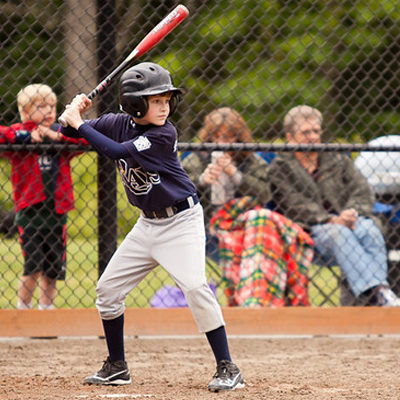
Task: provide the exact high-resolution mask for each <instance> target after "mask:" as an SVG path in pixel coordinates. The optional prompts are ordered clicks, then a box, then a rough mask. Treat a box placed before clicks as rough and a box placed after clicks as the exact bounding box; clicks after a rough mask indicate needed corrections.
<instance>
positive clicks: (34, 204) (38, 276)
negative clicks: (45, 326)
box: [0, 83, 87, 310]
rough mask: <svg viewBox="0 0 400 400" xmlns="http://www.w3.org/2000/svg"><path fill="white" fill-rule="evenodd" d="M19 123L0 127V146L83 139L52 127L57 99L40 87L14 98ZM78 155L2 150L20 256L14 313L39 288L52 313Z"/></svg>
mask: <svg viewBox="0 0 400 400" xmlns="http://www.w3.org/2000/svg"><path fill="white" fill-rule="evenodd" d="M17 102H18V110H19V114H20V119H21V122H19V123H16V124H13V125H11V126H10V127H6V126H1V127H0V143H14V144H23V143H51V142H62V141H68V142H70V143H87V142H86V141H84V140H77V139H70V138H65V137H63V136H62V135H61V134H60V133H59V132H58V128H59V125H58V124H55V119H56V106H57V96H56V95H55V93H54V92H53V90H52V89H51V88H50V87H49V86H47V85H44V84H39V83H38V84H31V85H28V86H26V87H24V88H23V89H21V90H20V92H19V93H18V96H17ZM77 154H80V153H78V152H66V151H62V152H59V153H57V152H54V151H53V152H51V153H50V152H40V154H38V153H36V152H31V151H26V150H22V151H7V152H5V153H4V156H6V157H7V158H9V159H10V161H11V165H12V172H11V182H12V186H13V198H14V206H15V211H16V217H15V220H16V224H17V227H18V234H19V240H20V244H21V248H22V253H23V256H24V269H23V273H22V276H21V278H20V281H19V284H18V308H19V309H28V308H32V298H33V294H34V291H35V289H36V287H37V286H39V294H38V307H39V309H42V310H43V309H51V308H53V303H54V299H55V297H56V293H57V289H56V281H57V280H64V279H65V265H66V256H65V254H66V223H67V212H68V211H70V210H71V209H72V208H73V207H74V198H73V187H72V179H71V171H70V160H71V159H72V157H74V156H76V155H77Z"/></svg>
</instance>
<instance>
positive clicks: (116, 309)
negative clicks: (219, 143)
mask: <svg viewBox="0 0 400 400" xmlns="http://www.w3.org/2000/svg"><path fill="white" fill-rule="evenodd" d="M181 93H182V90H181V89H179V88H176V87H175V86H174V85H173V82H172V79H171V76H170V74H169V72H168V71H167V70H166V69H164V68H162V67H161V66H159V65H157V64H154V63H149V62H146V63H141V64H138V65H136V66H134V67H132V68H130V69H128V70H127V71H126V72H124V73H123V74H122V76H121V79H120V103H121V109H122V110H123V111H124V112H125V114H121V113H120V114H106V115H103V116H101V117H100V118H97V119H95V120H90V121H83V120H82V117H81V115H82V114H83V113H84V112H85V111H87V110H88V109H89V108H90V107H91V101H90V100H89V99H88V98H87V97H86V96H85V95H83V94H81V95H78V96H76V97H75V98H74V99H73V101H72V103H71V104H69V105H68V106H67V108H66V111H65V112H64V114H63V115H64V117H65V119H66V121H67V123H68V124H69V127H67V128H62V133H63V134H66V135H68V136H76V135H77V134H78V135H81V136H83V137H84V138H86V139H87V140H88V142H89V143H91V144H92V145H93V146H94V147H95V148H96V149H97V150H98V151H99V152H100V153H102V154H104V155H106V156H108V157H110V158H112V159H114V160H115V161H116V164H117V166H118V169H119V171H120V175H121V179H122V182H123V184H124V187H125V191H126V195H127V197H128V200H129V202H130V203H131V204H132V205H134V206H136V207H138V208H140V210H141V215H140V217H139V219H138V221H137V222H136V224H135V226H134V227H133V229H132V230H131V232H130V233H128V235H127V236H126V238H125V240H124V241H123V242H122V243H121V245H120V246H119V248H118V249H117V251H116V252H115V254H114V255H113V257H112V258H111V260H110V262H109V263H108V265H107V267H106V269H105V271H104V273H103V274H102V276H101V278H100V279H99V282H98V284H97V289H96V292H97V301H96V306H97V308H98V310H99V314H100V316H101V319H102V322H103V327H104V333H105V337H106V342H107V347H108V352H109V355H108V357H107V360H106V361H105V362H104V365H103V367H102V368H101V369H100V371H98V372H97V373H95V374H94V375H93V376H90V377H88V378H86V379H85V380H84V383H87V384H100V385H125V384H129V383H131V378H130V374H129V369H128V366H127V363H126V361H125V354H124V339H123V326H124V302H125V298H126V296H127V295H128V293H129V292H130V291H131V290H132V289H134V288H135V287H136V286H137V285H138V284H139V283H140V281H142V279H143V278H144V277H145V276H146V275H147V274H148V273H149V272H150V271H151V270H152V269H153V268H155V267H156V266H157V265H161V266H163V267H164V268H165V269H166V270H167V271H168V272H169V273H170V275H171V276H172V277H173V279H174V280H175V282H176V283H177V285H178V286H179V287H180V288H181V289H182V291H183V292H184V294H185V297H186V300H187V302H188V304H189V307H190V309H191V311H192V314H193V317H194V319H195V322H196V323H197V325H198V328H199V330H200V331H201V332H205V333H206V336H207V339H208V341H209V343H210V346H211V348H212V351H213V352H214V355H215V359H216V362H217V372H216V373H215V375H214V377H213V379H212V381H211V382H210V383H209V385H208V389H209V390H211V391H220V390H234V389H238V388H242V387H243V386H244V382H243V379H242V376H241V373H240V371H239V369H238V367H237V366H236V365H235V364H234V363H233V362H232V360H231V356H230V353H229V348H228V342H227V337H226V332H225V327H224V325H225V323H224V319H223V316H222V312H221V308H220V306H219V304H218V302H217V300H216V298H215V296H214V294H213V292H212V291H211V289H210V288H209V286H208V284H207V281H206V276H205V229H204V218H203V208H202V206H201V205H200V203H199V201H198V197H197V194H196V189H195V186H194V184H193V183H192V182H191V180H190V179H189V177H188V176H187V174H186V173H185V172H184V170H183V168H182V166H181V164H180V162H179V159H178V153H177V132H176V129H175V127H174V126H173V125H172V124H171V122H169V120H168V116H169V115H171V114H172V113H173V112H174V110H175V108H176V106H177V103H178V100H179V95H180V94H181Z"/></svg>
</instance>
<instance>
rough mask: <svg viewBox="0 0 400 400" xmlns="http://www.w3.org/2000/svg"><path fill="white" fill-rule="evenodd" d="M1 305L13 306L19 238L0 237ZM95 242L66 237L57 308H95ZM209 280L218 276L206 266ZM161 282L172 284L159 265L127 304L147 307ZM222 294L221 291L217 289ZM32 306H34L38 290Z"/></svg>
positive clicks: (19, 267) (18, 269)
mask: <svg viewBox="0 0 400 400" xmlns="http://www.w3.org/2000/svg"><path fill="white" fill-rule="evenodd" d="M0 260H1V263H0V293H1V296H0V308H1V309H3V308H16V304H17V287H18V280H19V277H20V275H21V273H22V265H23V258H22V253H21V248H20V245H19V242H18V239H17V238H16V237H15V238H12V239H6V238H3V237H2V238H1V240H0ZM97 261H98V253H97V242H96V241H93V240H89V239H82V238H80V237H79V238H69V240H68V244H67V276H66V280H65V281H59V282H57V288H58V295H57V297H56V300H55V306H56V307H57V308H90V307H95V299H96V293H95V289H96V283H97V277H98V270H97ZM207 275H208V280H209V282H214V283H215V282H217V280H218V275H217V274H216V273H215V272H213V271H212V270H211V269H210V268H208V269H207ZM164 285H174V282H173V280H172V278H171V277H170V276H169V275H168V273H167V272H166V271H165V270H164V269H163V268H161V267H157V268H156V269H155V270H154V271H152V272H151V273H150V274H149V275H148V276H147V277H146V278H145V279H144V280H143V281H142V282H141V283H140V284H139V286H138V287H137V288H136V289H135V290H133V291H132V292H131V293H130V294H129V295H128V297H127V300H126V306H127V307H149V304H150V300H151V298H152V297H153V295H154V293H155V292H156V291H157V290H159V289H160V288H161V287H162V286H164ZM219 292H220V295H221V296H222V291H221V290H219ZM33 305H34V306H35V307H36V306H37V290H36V292H35V295H34V299H33Z"/></svg>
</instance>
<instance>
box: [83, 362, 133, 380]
mask: <svg viewBox="0 0 400 400" xmlns="http://www.w3.org/2000/svg"><path fill="white" fill-rule="evenodd" d="M83 383H84V384H87V385H129V384H130V383H131V375H130V373H129V369H128V365H127V363H126V362H125V361H122V360H120V361H111V360H110V357H107V360H106V361H104V364H103V366H102V367H101V370H100V371H98V372H96V373H95V374H94V375H93V376H88V377H87V378H85V379H84V381H83Z"/></svg>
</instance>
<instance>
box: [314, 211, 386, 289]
mask: <svg viewBox="0 0 400 400" xmlns="http://www.w3.org/2000/svg"><path fill="white" fill-rule="evenodd" d="M311 236H312V238H313V240H314V247H315V250H316V261H317V263H318V264H321V263H324V264H326V265H330V266H333V265H339V266H340V267H341V269H342V273H344V275H345V276H346V278H347V281H348V283H349V286H350V288H351V290H352V291H353V293H354V295H355V296H358V295H359V294H361V293H362V292H364V291H365V290H367V289H370V288H372V287H374V286H376V285H387V273H388V264H387V250H386V245H385V240H384V238H383V235H382V232H381V231H380V229H379V227H378V226H377V225H376V224H375V222H374V221H373V220H372V219H370V218H365V217H358V219H357V221H356V224H355V228H354V230H351V229H349V228H347V227H345V226H343V225H339V224H321V225H314V226H313V227H312V234H311ZM321 261H322V262H321Z"/></svg>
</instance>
